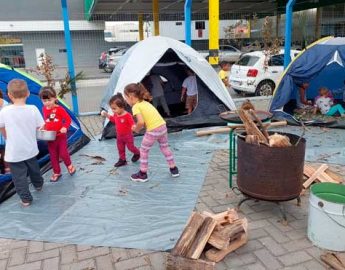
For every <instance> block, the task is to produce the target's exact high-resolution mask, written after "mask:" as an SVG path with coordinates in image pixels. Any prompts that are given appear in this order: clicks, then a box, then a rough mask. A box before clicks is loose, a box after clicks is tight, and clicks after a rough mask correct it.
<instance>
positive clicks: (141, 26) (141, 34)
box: [138, 14, 144, 40]
mask: <svg viewBox="0 0 345 270" xmlns="http://www.w3.org/2000/svg"><path fill="white" fill-rule="evenodd" d="M138 20H139V40H144V20H143V14H139V15H138Z"/></svg>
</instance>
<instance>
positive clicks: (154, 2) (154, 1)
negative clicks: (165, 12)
mask: <svg viewBox="0 0 345 270" xmlns="http://www.w3.org/2000/svg"><path fill="white" fill-rule="evenodd" d="M152 10H153V24H154V29H155V32H154V35H155V36H159V0H152Z"/></svg>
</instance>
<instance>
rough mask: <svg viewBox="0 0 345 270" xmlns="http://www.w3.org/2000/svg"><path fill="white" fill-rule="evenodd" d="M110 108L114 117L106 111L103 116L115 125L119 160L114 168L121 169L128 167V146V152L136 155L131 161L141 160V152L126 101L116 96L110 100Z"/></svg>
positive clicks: (119, 95)
mask: <svg viewBox="0 0 345 270" xmlns="http://www.w3.org/2000/svg"><path fill="white" fill-rule="evenodd" d="M109 106H110V108H111V110H112V111H113V115H110V114H108V113H107V112H106V111H102V112H101V114H102V116H103V117H107V118H108V119H109V121H110V122H112V123H113V124H114V125H115V129H116V144H117V151H118V152H119V160H118V162H116V163H115V164H114V166H115V167H121V166H125V165H127V160H126V146H127V148H128V150H129V151H131V152H132V153H133V154H134V155H133V156H132V159H131V160H132V162H137V161H138V160H139V158H140V151H139V149H138V148H136V147H135V145H134V137H133V132H132V127H133V126H134V120H133V117H132V115H131V114H130V113H129V112H127V111H126V110H125V108H126V101H125V100H124V98H123V96H122V95H121V94H116V95H115V96H113V97H111V98H110V100H109Z"/></svg>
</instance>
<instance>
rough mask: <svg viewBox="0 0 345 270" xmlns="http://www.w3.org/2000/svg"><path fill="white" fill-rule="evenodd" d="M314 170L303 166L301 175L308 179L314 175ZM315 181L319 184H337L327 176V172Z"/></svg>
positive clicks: (322, 173) (308, 166)
mask: <svg viewBox="0 0 345 270" xmlns="http://www.w3.org/2000/svg"><path fill="white" fill-rule="evenodd" d="M315 171H316V169H315V168H313V167H312V166H310V165H308V164H306V165H304V169H303V174H304V175H305V176H307V177H310V176H312V175H313V173H315ZM316 180H318V181H320V182H330V183H339V182H338V181H337V180H335V179H333V178H332V177H331V176H329V175H328V173H327V170H326V171H324V172H321V173H320V174H319V176H318V177H317V178H316Z"/></svg>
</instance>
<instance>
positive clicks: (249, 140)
mask: <svg viewBox="0 0 345 270" xmlns="http://www.w3.org/2000/svg"><path fill="white" fill-rule="evenodd" d="M245 141H246V143H250V144H255V145H259V144H260V142H259V137H258V136H256V135H247V136H246V140H245Z"/></svg>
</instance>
